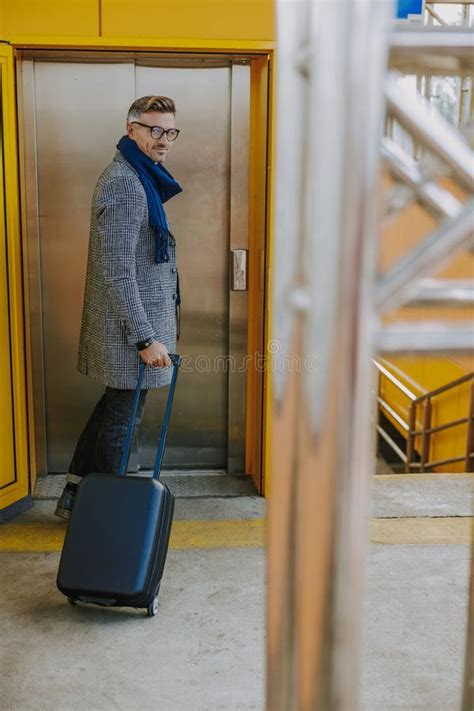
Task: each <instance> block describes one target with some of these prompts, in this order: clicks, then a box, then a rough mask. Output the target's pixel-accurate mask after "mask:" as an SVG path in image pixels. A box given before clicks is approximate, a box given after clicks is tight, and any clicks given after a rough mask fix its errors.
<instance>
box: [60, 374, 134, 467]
mask: <svg viewBox="0 0 474 711" xmlns="http://www.w3.org/2000/svg"><path fill="white" fill-rule="evenodd" d="M147 392H148V390H142V391H141V393H140V399H139V401H138V411H137V418H136V422H135V429H134V434H135V430H136V428H137V426H138V425H139V424H140V421H141V419H142V416H143V410H144V407H145V399H146V395H147ZM134 394H135V391H134V390H118V389H117V388H109V387H107V388H105V393H104V394H103V395H102V397H101V398H100V400H99V402H98V403H97V405H96V406H95V408H94V410H93V412H92V415H91V416H90V418H89V420H88V422H87V424H86V426H85V428H84V430H83V432H82V434H81V436H80V437H79V440H78V443H77V445H76V450H75V452H74V455H73V458H72V460H71V464H70V466H69V473H70V474H74V475H75V476H79V477H83V476H86V474H90V473H91V472H100V473H104V474H117V473H118V470H119V467H120V461H121V459H122V449H123V445H124V443H125V437H126V435H127V426H128V420H129V417H130V412H131V409H132V401H133V396H134Z"/></svg>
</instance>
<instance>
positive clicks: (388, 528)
mask: <svg viewBox="0 0 474 711" xmlns="http://www.w3.org/2000/svg"><path fill="white" fill-rule="evenodd" d="M472 522H473V519H472V517H468V516H466V517H464V518H458V517H452V518H424V517H421V516H420V517H419V518H376V519H373V520H372V526H371V536H370V538H371V541H372V543H385V544H395V545H403V544H417V543H418V544H430V543H436V544H443V543H446V544H451V543H466V544H469V543H470V542H471V534H472Z"/></svg>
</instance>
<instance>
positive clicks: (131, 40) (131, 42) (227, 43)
mask: <svg viewBox="0 0 474 711" xmlns="http://www.w3.org/2000/svg"><path fill="white" fill-rule="evenodd" d="M0 39H2V37H0ZM8 42H9V43H10V44H11V45H12V46H13V47H15V48H19V49H21V48H24V47H38V48H43V49H45V48H48V47H54V48H55V49H59V48H61V47H64V48H67V49H75V48H88V49H120V50H124V49H130V50H134V49H149V50H154V51H156V50H160V49H164V50H183V51H189V50H193V51H196V50H200V51H205V52H226V51H229V52H240V53H247V52H251V53H253V54H254V53H257V54H259V53H268V52H271V51H272V50H273V49H275V47H276V43H275V42H273V41H270V40H245V39H242V40H239V39H199V38H190V39H183V38H182V37H176V38H167V37H74V36H57V37H56V36H49V35H12V36H11V37H9V38H8Z"/></svg>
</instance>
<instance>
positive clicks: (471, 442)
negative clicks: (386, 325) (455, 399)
mask: <svg viewBox="0 0 474 711" xmlns="http://www.w3.org/2000/svg"><path fill="white" fill-rule="evenodd" d="M373 363H374V365H375V367H376V368H377V370H378V371H379V373H380V374H381V375H383V376H384V377H385V378H386V379H387V380H388V381H389V382H390V383H392V385H394V386H395V387H396V388H397V389H398V390H399V391H400V392H401V393H403V394H404V395H405V396H406V397H407V398H408V399H409V401H410V404H409V407H408V421H405V420H404V419H403V417H402V416H401V415H399V414H398V413H395V412H394V410H393V408H392V407H390V405H389V404H388V402H386V401H385V400H384V399H383V398H382V397H381V395H380V394H379V396H378V398H377V401H378V403H379V406H380V408H381V409H382V410H384V411H385V412H387V413H388V414H389V415H390V416H391V417H393V418H394V419H395V420H396V421H397V422H398V424H399V425H400V426H401V427H402V428H403V429H404V430H405V431H406V432H407V439H406V452H405V453H403V452H402V450H401V449H400V447H399V446H398V445H397V444H396V442H395V441H394V440H393V439H392V438H391V437H390V435H389V434H388V432H386V431H385V430H384V429H383V428H382V426H381V425H378V426H377V431H378V432H379V434H380V435H381V436H382V438H383V439H384V440H385V441H386V442H387V444H388V445H389V446H390V447H391V449H392V450H393V451H394V452H395V453H396V455H397V456H398V457H399V458H400V460H401V461H402V462H403V464H404V465H405V471H406V472H411V471H413V469H419V470H420V471H421V472H424V471H425V470H429V469H433V468H434V467H435V466H440V465H441V464H450V463H455V462H461V461H464V467H465V471H467V472H470V471H473V470H474V372H472V373H467V374H466V375H463V376H461V377H460V378H456V380H453V381H451V382H450V383H446V385H442V386H440V387H438V388H435V389H433V390H429V391H427V392H425V393H423V394H422V395H419V396H416V395H415V394H414V393H413V392H412V391H411V390H409V389H408V388H407V387H406V386H405V385H404V384H403V383H402V382H401V380H400V379H399V378H397V377H396V376H395V375H394V374H393V373H391V372H390V371H389V370H388V369H387V368H385V367H384V366H383V365H382V364H381V363H380V362H379V361H377V360H373ZM469 381H470V382H471V389H470V399H469V411H468V414H467V416H466V417H461V418H458V419H456V420H451V421H449V422H445V423H443V424H441V425H437V426H436V427H432V426H431V415H432V405H431V400H432V398H434V397H437V396H438V395H441V394H443V393H445V392H447V391H449V390H453V389H454V388H456V387H458V386H459V385H462V384H463V383H466V382H469ZM420 390H421V388H420ZM420 405H423V416H422V426H421V428H420V429H418V428H417V425H416V420H417V408H418V406H420ZM465 424H467V433H466V448H465V454H464V455H463V456H459V457H451V458H450V459H443V460H431V461H430V459H429V452H430V445H431V435H432V434H434V433H436V432H441V431H444V430H447V429H450V428H452V427H457V426H459V425H465ZM417 437H421V456H420V461H419V462H415V461H414V458H415V440H416V438H417Z"/></svg>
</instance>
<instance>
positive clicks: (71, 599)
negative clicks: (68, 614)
mask: <svg viewBox="0 0 474 711" xmlns="http://www.w3.org/2000/svg"><path fill="white" fill-rule="evenodd" d="M67 601H68V603H69V604H70V605H77V601H76V600H75V599H74V598H73V597H68V599H67Z"/></svg>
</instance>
